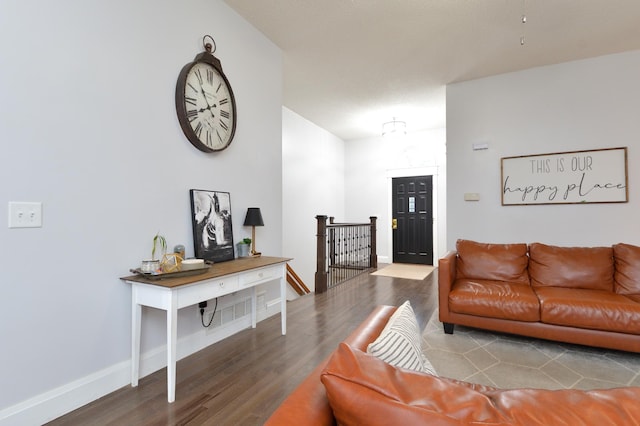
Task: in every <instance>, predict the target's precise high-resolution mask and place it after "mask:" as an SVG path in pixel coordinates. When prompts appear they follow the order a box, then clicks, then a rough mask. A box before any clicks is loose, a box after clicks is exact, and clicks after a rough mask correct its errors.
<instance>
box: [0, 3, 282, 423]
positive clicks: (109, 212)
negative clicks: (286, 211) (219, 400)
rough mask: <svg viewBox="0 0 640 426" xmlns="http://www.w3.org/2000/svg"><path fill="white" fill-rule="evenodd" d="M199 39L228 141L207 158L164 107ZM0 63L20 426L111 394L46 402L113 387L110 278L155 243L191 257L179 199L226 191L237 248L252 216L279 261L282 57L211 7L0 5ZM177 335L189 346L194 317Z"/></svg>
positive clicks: (8, 309) (124, 304)
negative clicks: (20, 206) (258, 217)
mask: <svg viewBox="0 0 640 426" xmlns="http://www.w3.org/2000/svg"><path fill="white" fill-rule="evenodd" d="M205 34H211V35H212V36H213V37H214V39H215V41H216V43H217V51H216V52H215V54H216V56H217V57H218V58H219V59H220V60H221V61H222V66H223V68H224V70H225V72H226V74H227V76H228V77H229V80H230V81H231V84H232V86H233V89H234V92H235V96H236V100H237V103H238V127H237V131H236V136H235V139H234V141H233V143H232V144H231V145H230V147H229V148H228V149H227V150H225V151H223V152H220V153H216V154H213V155H212V154H205V153H202V152H200V151H197V150H196V149H195V148H193V147H192V146H191V145H190V144H189V143H188V142H187V140H186V138H185V137H184V135H183V134H182V131H181V129H180V127H179V124H178V121H177V118H176V115H175V106H174V92H175V84H176V79H177V76H178V73H179V71H180V69H181V68H182V66H183V65H185V64H186V63H187V62H190V61H192V60H193V58H194V57H195V55H196V54H198V53H199V52H201V51H202V37H203V36H204V35H205ZM0 51H1V52H2V59H0V61H1V65H0V93H1V95H0V146H1V147H2V154H1V155H0V181H1V182H2V184H1V185H0V223H1V224H5V225H3V226H0V241H2V244H0V259H1V261H0V265H1V269H2V274H3V276H2V280H1V281H0V282H1V284H0V286H1V287H2V298H1V299H0V300H1V301H2V302H1V309H0V312H1V314H0V315H1V316H2V321H0V341H1V342H2V362H0V383H2V387H1V388H0V423H2V422H3V420H2V419H3V418H4V422H6V423H7V424H9V423H10V424H20V423H21V422H26V423H31V424H35V423H40V422H43V421H45V420H46V419H47V418H51V416H53V417H55V416H56V415H58V414H61V413H60V412H59V411H60V410H62V411H64V410H65V409H68V408H69V407H71V408H73V405H74V404H75V403H81V402H83V401H82V398H85V399H92V398H95V397H98V396H100V395H99V393H100V392H103V391H109V390H112V389H105V388H104V387H103V388H101V389H98V390H97V392H98V394H95V395H90V394H88V393H87V394H86V395H83V396H82V398H79V399H73V398H71V399H73V400H72V401H68V400H65V401H60V400H56V399H55V397H58V396H60V394H61V393H64V392H65V391H69V390H72V388H75V387H82V386H83V385H86V383H83V381H85V380H86V381H91V380H94V379H96V377H98V376H100V377H102V376H114V377H116V378H115V379H114V380H112V381H111V382H110V383H109V385H108V386H107V387H109V386H111V387H113V388H114V389H115V388H117V387H120V386H123V385H126V384H127V380H128V377H127V376H128V372H127V371H128V365H129V359H130V327H131V306H130V304H131V300H130V296H131V290H130V288H129V287H128V286H127V285H126V284H125V283H123V282H121V281H120V280H119V277H122V276H124V275H128V270H129V268H131V267H135V266H137V265H138V264H139V262H140V260H141V259H143V258H146V257H148V255H149V250H150V245H151V239H152V237H153V235H154V234H155V233H156V232H158V231H160V232H161V233H163V234H164V235H165V236H166V237H167V240H168V243H169V246H170V247H172V246H173V245H175V244H177V243H182V244H184V245H185V246H186V247H187V255H191V256H192V255H193V240H192V235H191V222H190V208H189V195H188V194H189V192H188V191H189V189H190V188H200V189H213V190H219V191H228V192H230V193H231V203H232V213H233V230H234V237H235V238H236V239H237V238H240V237H244V236H246V235H247V234H249V233H250V229H249V228H244V227H243V226H242V221H243V219H244V215H245V212H246V208H247V207H249V206H258V207H261V209H262V214H263V217H264V221H265V226H264V227H261V228H259V229H258V230H257V232H258V238H257V239H258V242H259V244H260V249H261V251H262V252H263V253H267V254H270V255H281V254H282V174H281V169H282V150H281V137H282V135H281V123H282V109H281V107H282V95H281V94H282V63H281V62H282V57H281V51H280V50H279V49H278V48H277V47H275V45H273V44H272V43H271V42H269V41H268V40H267V39H265V38H264V36H263V35H261V34H260V33H259V32H258V31H257V30H256V29H254V28H253V27H252V26H250V25H249V24H247V23H246V22H245V21H244V20H242V19H241V18H240V17H239V16H238V15H237V14H235V12H233V11H232V10H231V9H229V8H228V6H226V5H225V4H224V3H223V2H221V1H220V0H207V1H205V0H193V1H190V2H188V5H187V4H184V3H180V2H171V1H149V0H139V1H135V2H129V1H123V0H116V1H111V2H82V1H73V0H64V1H57V2H48V1H44V0H30V1H3V2H1V3H0ZM256 70H260V71H259V73H258V72H256ZM9 201H40V202H42V203H43V216H44V219H43V222H44V224H43V227H42V228H37V229H7V226H6V224H7V216H6V215H7V203H8V202H9ZM265 291H266V292H267V294H266V299H267V300H268V299H269V298H270V297H272V296H271V294H270V293H272V292H273V291H274V290H273V288H271V287H269V288H266V289H265ZM143 322H144V326H143V330H142V332H143V336H144V337H143V342H142V350H143V353H150V352H153V351H156V350H158V348H162V346H163V345H164V344H165V340H164V336H165V334H164V327H165V322H164V318H163V315H161V314H160V313H159V312H158V311H155V310H152V309H149V310H145V311H144V313H143ZM178 334H179V338H180V337H185V336H195V339H196V340H200V341H204V339H205V331H204V330H203V329H202V327H201V326H200V325H199V317H198V314H197V309H196V308H193V309H192V310H190V309H189V310H184V311H181V312H180V315H179V330H178ZM123 372H124V375H123ZM49 397H54V399H53V401H54V402H58V403H57V404H51V405H50V406H47V407H48V408H47V407H45V408H43V406H44V405H46V403H45V402H46V401H45V400H47V399H48V398H49ZM41 403H42V404H41ZM38 406H40V411H38V409H39V408H38ZM35 411H38V413H36V414H34V415H33V416H31V417H29V412H35ZM25 413H26V414H25ZM37 416H41V417H37ZM25 419H28V420H25Z"/></svg>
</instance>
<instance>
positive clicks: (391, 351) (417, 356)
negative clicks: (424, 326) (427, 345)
mask: <svg viewBox="0 0 640 426" xmlns="http://www.w3.org/2000/svg"><path fill="white" fill-rule="evenodd" d="M421 341H422V337H421V335H420V328H419V327H418V321H417V320H416V315H415V313H414V312H413V308H412V307H411V303H409V301H408V300H407V301H406V302H404V303H403V304H402V305H400V307H399V308H398V309H397V310H396V311H395V312H394V313H393V315H392V316H391V318H389V321H388V322H387V325H386V326H385V327H384V329H383V330H382V332H381V333H380V336H378V338H377V339H376V340H375V341H374V342H372V343H370V344H369V346H367V353H369V354H371V355H373V356H375V357H377V358H380V359H381V360H383V361H384V362H386V363H388V364H391V365H393V366H395V367H400V368H405V369H408V370H413V371H419V372H424V373H429V374H433V375H436V372H435V371H434V369H433V367H432V366H431V363H430V362H429V361H428V360H427V359H426V358H425V356H424V354H423V353H422V343H421Z"/></svg>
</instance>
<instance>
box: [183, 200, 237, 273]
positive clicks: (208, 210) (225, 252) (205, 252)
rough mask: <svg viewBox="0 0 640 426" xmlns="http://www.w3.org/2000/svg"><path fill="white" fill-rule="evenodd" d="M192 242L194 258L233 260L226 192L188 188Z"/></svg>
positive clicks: (220, 260) (229, 212)
mask: <svg viewBox="0 0 640 426" xmlns="http://www.w3.org/2000/svg"><path fill="white" fill-rule="evenodd" d="M189 195H190V198H191V220H192V224H193V245H194V249H195V255H196V257H197V258H198V259H204V260H205V261H213V262H224V261H226V260H233V231H232V229H231V195H230V194H229V193H228V192H220V191H207V190H202V189H191V190H189Z"/></svg>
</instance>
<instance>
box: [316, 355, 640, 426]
mask: <svg viewBox="0 0 640 426" xmlns="http://www.w3.org/2000/svg"><path fill="white" fill-rule="evenodd" d="M321 380H322V383H323V384H324V386H325V388H326V391H327V398H328V400H329V403H330V404H331V408H332V410H333V413H334V415H335V417H336V420H337V423H338V424H340V425H344V426H351V425H358V426H360V425H367V426H377V425H458V426H459V425H526V426H535V425H572V426H576V425H627V424H629V425H631V424H637V421H638V419H640V404H638V403H637V401H638V400H639V399H640V388H634V387H624V388H616V389H606V390H595V391H580V390H542V389H512V390H500V389H496V388H492V387H488V386H481V385H474V384H471V383H466V382H461V381H457V380H453V379H447V378H443V377H437V376H432V375H429V374H425V373H419V372H414V371H409V370H403V369H397V368H395V367H393V366H391V365H389V364H386V363H385V362H384V361H381V360H379V359H377V358H375V357H373V356H371V355H368V354H365V353H364V352H362V351H359V350H357V349H353V348H351V347H349V346H348V345H346V344H344V343H341V344H340V347H339V348H338V350H337V351H336V352H335V353H334V354H333V356H332V357H331V359H330V361H329V363H328V364H327V366H326V368H325V369H324V371H323V372H322V376H321Z"/></svg>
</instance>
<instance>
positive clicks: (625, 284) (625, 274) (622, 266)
mask: <svg viewBox="0 0 640 426" xmlns="http://www.w3.org/2000/svg"><path fill="white" fill-rule="evenodd" d="M613 258H614V262H615V265H616V273H615V275H614V281H615V286H616V287H615V290H616V293H618V294H625V295H626V294H635V295H639V294H640V247H638V246H632V245H631V244H622V243H620V244H616V245H614V246H613Z"/></svg>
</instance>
